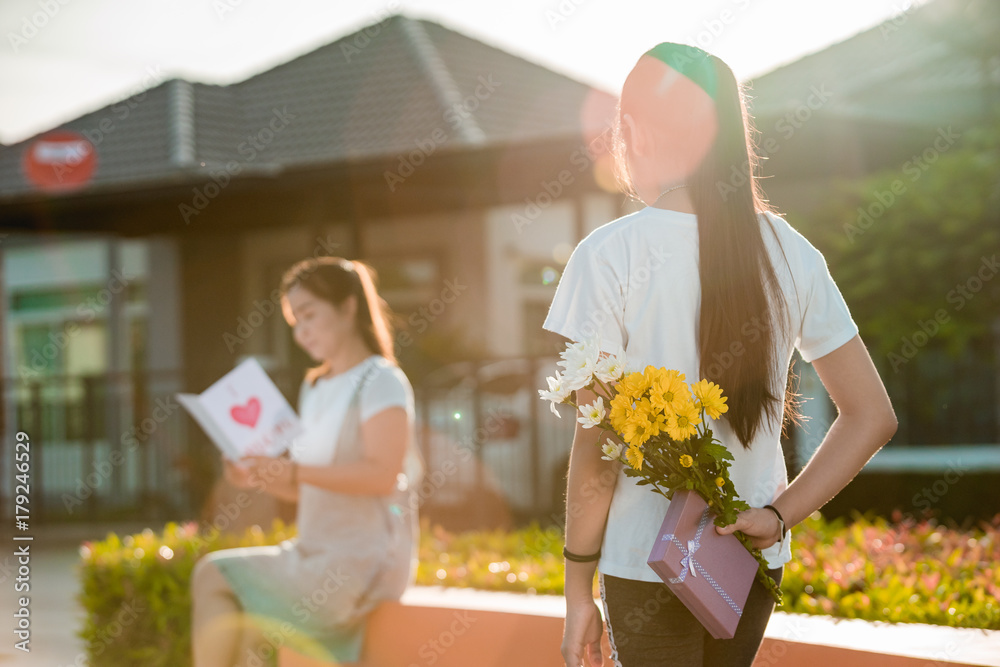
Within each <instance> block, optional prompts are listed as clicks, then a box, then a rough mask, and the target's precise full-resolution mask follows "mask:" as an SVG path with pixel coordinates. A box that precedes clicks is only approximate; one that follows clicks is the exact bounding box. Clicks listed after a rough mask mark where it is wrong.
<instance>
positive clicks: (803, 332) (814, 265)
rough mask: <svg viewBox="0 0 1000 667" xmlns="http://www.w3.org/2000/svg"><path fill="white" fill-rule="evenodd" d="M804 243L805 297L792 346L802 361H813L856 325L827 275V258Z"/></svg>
mask: <svg viewBox="0 0 1000 667" xmlns="http://www.w3.org/2000/svg"><path fill="white" fill-rule="evenodd" d="M805 246H806V247H805V248H804V253H803V254H804V256H803V263H804V265H805V271H804V274H805V278H806V285H805V289H804V292H805V296H804V299H803V300H802V322H801V327H800V330H799V332H798V335H797V336H796V339H795V347H796V348H797V349H798V350H799V353H800V354H801V355H802V359H803V360H805V361H807V362H809V363H812V361H813V360H815V359H819V358H820V357H822V356H824V355H826V354H829V353H830V352H833V351H834V350H836V349H837V348H838V347H840V346H841V345H843V344H844V343H846V342H847V341H849V340H851V339H852V338H854V336H855V335H857V333H858V325H857V324H855V322H854V319H853V318H852V317H851V313H850V310H849V309H848V308H847V302H846V301H844V296H843V295H842V294H841V293H840V289H839V288H838V287H837V284H836V283H835V282H834V280H833V276H831V275H830V269H829V267H828V266H827V263H826V258H824V257H823V255H822V254H821V253H820V251H819V250H817V249H816V248H815V247H814V246H813V245H812V244H810V243H808V241H807V242H806V244H805Z"/></svg>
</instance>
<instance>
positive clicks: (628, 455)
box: [625, 445, 642, 470]
mask: <svg viewBox="0 0 1000 667" xmlns="http://www.w3.org/2000/svg"><path fill="white" fill-rule="evenodd" d="M625 459H626V460H627V461H628V464H629V465H630V466H631V467H633V468H635V469H636V470H642V449H640V448H639V447H638V446H637V445H630V446H629V448H628V449H626V450H625Z"/></svg>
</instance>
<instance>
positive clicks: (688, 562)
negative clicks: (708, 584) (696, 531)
mask: <svg viewBox="0 0 1000 667" xmlns="http://www.w3.org/2000/svg"><path fill="white" fill-rule="evenodd" d="M700 546H701V543H700V542H699V541H698V540H688V548H687V553H686V554H684V557H683V558H681V569H682V570H683V569H684V568H685V567H686V568H687V569H688V572H690V573H691V576H692V577H697V576H698V572H697V571H696V570H695V569H694V552H695V551H697V550H698V547H700Z"/></svg>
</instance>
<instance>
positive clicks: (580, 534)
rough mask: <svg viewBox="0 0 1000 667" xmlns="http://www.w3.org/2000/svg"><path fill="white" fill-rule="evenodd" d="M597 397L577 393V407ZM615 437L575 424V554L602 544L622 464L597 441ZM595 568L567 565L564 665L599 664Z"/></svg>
mask: <svg viewBox="0 0 1000 667" xmlns="http://www.w3.org/2000/svg"><path fill="white" fill-rule="evenodd" d="M596 398H597V394H595V393H594V392H593V391H590V390H587V389H579V390H577V392H576V403H577V405H585V404H589V403H593V402H594V400H595V399H596ZM576 416H579V414H577V415H576ZM611 435H612V434H610V433H609V432H605V433H603V434H602V433H601V430H600V429H598V428H584V427H583V426H582V425H581V424H580V423H579V422H577V424H576V432H575V434H574V436H573V446H572V449H571V450H570V457H569V475H568V480H567V484H566V549H567V550H568V551H570V552H572V553H574V554H579V555H588V554H594V553H596V552H597V551H598V550H599V549H600V548H601V543H602V542H603V540H604V527H605V524H606V523H607V519H608V509H609V508H610V507H611V497H612V495H613V493H614V488H615V480H616V479H617V478H618V470H619V468H620V467H621V464H620V463H618V462H614V461H605V460H604V459H602V458H601V455H602V452H601V448H600V445H599V444H598V438H607V437H611ZM616 439H617V438H616ZM602 441H603V440H602ZM596 570H597V562H596V561H592V562H589V563H576V562H573V561H570V560H567V561H566V579H565V587H564V590H565V596H566V628H565V630H564V634H563V645H562V654H563V659H564V660H565V661H566V664H567V665H572V666H573V667H576V666H577V665H579V664H580V663H581V661H584V660H585V659H586V662H585V663H584V664H588V665H600V664H601V636H602V634H603V631H604V626H603V624H602V622H601V616H600V612H599V611H598V610H597V607H596V603H595V602H594V572H595V571H596Z"/></svg>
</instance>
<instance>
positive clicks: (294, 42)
mask: <svg viewBox="0 0 1000 667" xmlns="http://www.w3.org/2000/svg"><path fill="white" fill-rule="evenodd" d="M920 4H923V3H922V2H916V1H915V2H913V3H910V2H903V1H902V0H840V1H839V2H803V1H802V0H699V1H698V2H693V1H691V0H503V1H502V2H493V1H490V2H487V1H485V0H476V1H470V0H351V2H346V1H344V0H0V40H2V41H0V142H3V143H6V144H11V143H15V142H17V141H21V140H23V139H27V138H29V137H31V136H33V135H35V134H37V133H39V132H42V131H44V130H47V129H50V128H52V127H55V126H57V125H59V124H61V123H63V122H66V121H68V120H71V119H73V118H76V117H77V116H80V115H82V114H84V113H87V112H89V111H93V110H95V109H99V108H101V107H103V106H105V105H106V104H111V103H113V102H115V101H117V100H120V99H124V98H126V97H129V96H130V95H134V94H136V93H138V92H140V91H142V90H144V89H146V88H151V87H153V86H155V85H157V84H158V83H160V82H161V81H163V80H166V79H169V78H171V77H175V76H177V77H183V78H186V79H189V80H192V81H201V82H204V83H215V84H226V83H232V82H235V81H241V80H243V79H246V78H248V77H250V76H253V75H254V74H256V73H258V72H262V71H265V70H267V69H270V68H271V67H274V66H275V65H278V64H280V63H283V62H287V61H288V60H292V59H293V58H295V57H296V56H298V55H302V54H304V53H308V52H309V51H311V50H313V49H315V48H317V47H319V46H321V45H323V44H328V43H330V42H332V41H335V40H336V39H338V38H339V37H341V36H343V35H346V34H350V33H351V32H354V31H355V30H358V29H359V28H362V27H364V26H366V25H370V24H373V23H377V22H378V21H380V20H381V19H383V18H384V17H385V16H387V15H389V14H393V13H404V14H406V15H408V16H412V17H415V18H426V19H430V20H434V21H437V22H438V23H441V24H442V25H444V26H446V27H448V28H451V29H454V30H457V31H460V32H462V33H464V34H466V35H469V36H470V37H473V38H475V39H478V40H480V41H482V42H485V43H487V44H490V45H492V46H496V47H499V48H501V49H503V50H505V51H508V52H510V53H513V54H515V55H518V56H521V57H523V58H526V59H529V60H532V61H534V62H536V63H539V64H541V65H544V66H546V67H548V68H550V69H552V70H555V71H557V72H560V73H563V74H566V75H568V76H571V77H573V78H575V79H577V80H580V81H583V82H585V83H587V84H589V85H592V86H594V87H597V88H601V89H603V90H605V91H608V92H610V93H612V94H614V95H617V94H618V93H619V92H620V91H621V84H622V82H623V81H624V80H625V77H626V76H627V75H628V72H629V70H630V69H631V68H632V66H633V65H634V64H635V62H636V60H638V58H639V56H640V55H641V54H642V53H643V52H644V51H646V50H647V49H649V48H650V47H652V46H654V45H655V44H657V43H659V42H663V41H672V42H680V43H686V44H695V45H697V46H700V47H702V48H704V49H705V50H707V51H709V52H711V53H713V54H715V55H717V56H719V57H720V58H722V59H723V60H725V61H726V62H727V63H728V64H729V66H730V67H731V68H732V69H733V71H734V72H735V74H736V76H737V77H738V78H739V79H741V80H746V79H749V78H752V77H754V76H755V75H759V74H763V73H766V72H768V71H770V70H772V69H775V68H776V67H779V66H780V65H783V64H786V63H789V62H793V61H795V60H798V59H799V58H801V57H802V56H804V55H806V54H809V53H813V52H816V51H820V50H822V49H823V48H825V47H827V46H829V45H830V44H834V43H836V42H839V41H843V40H844V39H847V38H848V37H850V36H852V35H854V34H856V33H858V32H861V31H862V30H865V29H867V28H869V27H872V26H874V25H877V24H879V23H881V22H882V21H884V20H886V19H889V18H894V19H895V20H897V21H899V20H903V19H904V18H905V16H906V13H907V12H908V11H910V10H911V9H912V8H913V7H915V6H917V5H920Z"/></svg>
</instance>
